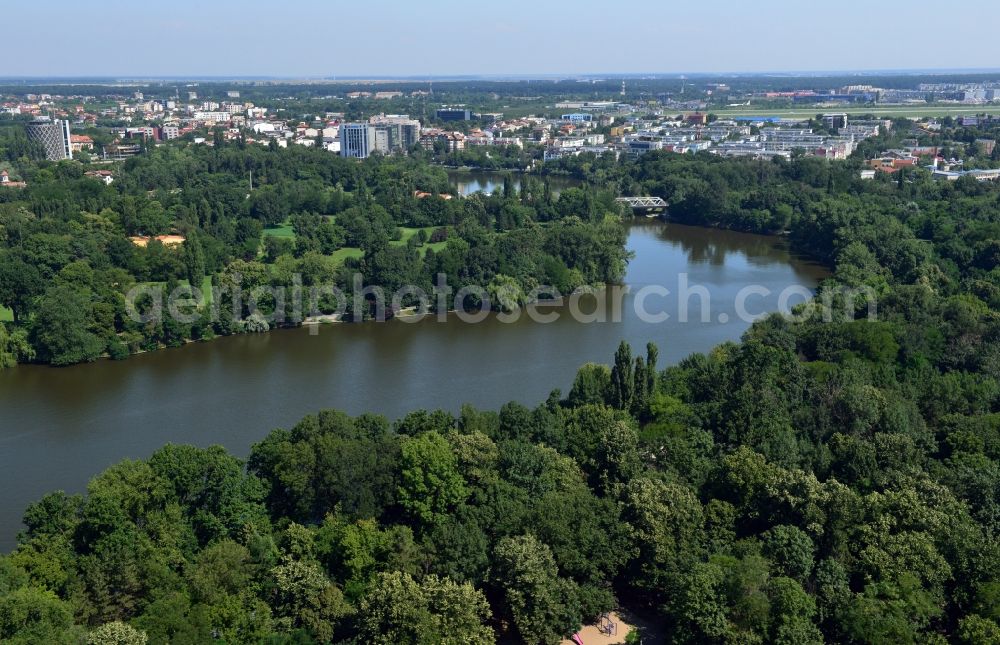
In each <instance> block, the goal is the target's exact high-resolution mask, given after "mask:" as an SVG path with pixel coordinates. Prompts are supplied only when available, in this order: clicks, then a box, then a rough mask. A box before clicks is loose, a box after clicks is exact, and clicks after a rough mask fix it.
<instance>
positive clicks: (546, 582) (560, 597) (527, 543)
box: [494, 535, 580, 645]
mask: <svg viewBox="0 0 1000 645" xmlns="http://www.w3.org/2000/svg"><path fill="white" fill-rule="evenodd" d="M494 555H495V558H494V581H495V584H496V586H497V587H498V589H499V591H500V592H501V593H502V594H503V598H504V604H505V605H506V609H507V611H508V612H509V613H510V616H511V619H512V620H513V623H514V626H515V628H516V629H517V635H518V638H519V639H520V640H521V642H523V643H529V644H531V645H535V644H545V645H549V644H552V643H558V642H559V641H560V640H561V639H562V638H563V636H564V635H565V634H568V633H571V632H573V631H575V630H576V629H577V628H578V627H579V626H580V609H579V606H578V605H577V603H576V590H575V585H574V584H573V583H572V582H571V581H570V580H567V579H565V578H560V577H559V572H558V569H557V567H556V563H555V560H554V559H553V557H552V552H551V551H550V550H549V547H548V546H546V545H545V544H544V543H542V542H539V541H538V540H537V539H535V538H534V537H533V536H531V535H522V536H518V537H506V538H503V539H502V540H500V542H499V543H497V546H496V551H495V554H494Z"/></svg>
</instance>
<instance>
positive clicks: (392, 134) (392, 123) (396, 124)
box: [368, 114, 420, 152]
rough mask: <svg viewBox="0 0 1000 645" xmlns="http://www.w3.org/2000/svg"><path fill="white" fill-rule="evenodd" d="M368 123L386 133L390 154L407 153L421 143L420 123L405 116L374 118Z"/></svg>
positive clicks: (393, 115) (392, 115) (387, 147)
mask: <svg viewBox="0 0 1000 645" xmlns="http://www.w3.org/2000/svg"><path fill="white" fill-rule="evenodd" d="M368 122H369V123H370V124H372V125H374V126H375V127H376V129H378V130H380V131H381V130H384V131H385V133H386V150H387V151H388V152H407V151H408V150H410V149H411V148H413V146H415V145H417V144H419V143H420V121H417V120H416V119H411V118H410V117H409V116H407V115H405V114H390V115H388V116H382V115H380V116H373V117H372V118H370V119H369V120H368Z"/></svg>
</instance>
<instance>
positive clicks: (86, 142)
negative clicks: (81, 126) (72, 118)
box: [69, 134, 94, 152]
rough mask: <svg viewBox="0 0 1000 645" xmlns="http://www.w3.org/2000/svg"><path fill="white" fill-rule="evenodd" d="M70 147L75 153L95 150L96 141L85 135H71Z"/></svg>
mask: <svg viewBox="0 0 1000 645" xmlns="http://www.w3.org/2000/svg"><path fill="white" fill-rule="evenodd" d="M69 147H70V148H72V149H73V152H82V151H83V150H93V149H94V140H93V139H91V138H90V137H88V136H87V135H85V134H71V135H70V136H69Z"/></svg>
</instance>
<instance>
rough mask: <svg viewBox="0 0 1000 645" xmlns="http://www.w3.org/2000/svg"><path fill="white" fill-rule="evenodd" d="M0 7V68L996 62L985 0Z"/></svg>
mask: <svg viewBox="0 0 1000 645" xmlns="http://www.w3.org/2000/svg"><path fill="white" fill-rule="evenodd" d="M4 4H5V6H3V7H2V8H0V33H2V34H3V37H2V39H0V53H2V54H3V56H2V58H0V60H2V61H3V67H2V68H0V76H53V75H57V76H84V75H88V76H141V75H149V76H162V75H221V76H226V75H242V76H253V75H268V76H294V77H309V76H333V75H340V76H364V75H380V76H387V75H388V76H391V75H449V74H564V73H565V74H573V73H591V72H592V73H598V74H604V73H608V74H610V73H615V72H619V73H624V72H636V73H637V72H663V73H693V72H727V71H731V72H755V71H789V70H817V71H819V70H853V69H858V70H862V69H917V68H920V69H927V68H1000V45H997V39H996V36H995V30H996V26H997V25H998V24H1000V3H992V2H987V3H972V4H964V5H948V4H947V3H942V2H931V1H929V0H909V1H899V0H882V1H881V2H878V3H875V2H871V1H870V0H835V1H833V2H815V1H813V0H715V1H711V2H709V1H706V2H694V1H691V0H685V1H677V0H640V1H633V2H608V1H606V0H605V1H603V2H596V1H592V0H568V1H559V2H551V1H547V0H533V1H528V0H502V1H498V2H484V1H482V0H478V1H477V0H471V1H469V0H463V1H459V0H423V1H421V0H410V1H402V0H362V1H358V0H355V1H353V2H343V1H340V0H327V1H321V0H272V1H263V0H243V1H242V2H220V1H218V0H216V1H213V0H199V1H195V0H173V1H172V2H169V3H146V2H136V1H135V0H97V1H96V2H90V3H81V2H79V0H75V1H73V2H70V0H49V1H48V2H45V3H42V4H38V3H28V2H13V1H12V2H7V3H4Z"/></svg>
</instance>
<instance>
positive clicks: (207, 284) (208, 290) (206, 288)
mask: <svg viewBox="0 0 1000 645" xmlns="http://www.w3.org/2000/svg"><path fill="white" fill-rule="evenodd" d="M136 284H137V285H140V284H141V285H150V286H155V285H159V286H162V287H165V286H167V283H166V282H156V281H153V282H138V283H136ZM177 284H178V285H187V284H189V283H188V281H187V280H186V279H185V280H178V281H177ZM163 295H164V298H169V297H170V294H169V293H164V294H163ZM201 295H202V304H204V305H210V304H212V276H208V275H207V276H205V279H204V280H202V281H201ZM0 320H3V311H2V308H0Z"/></svg>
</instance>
